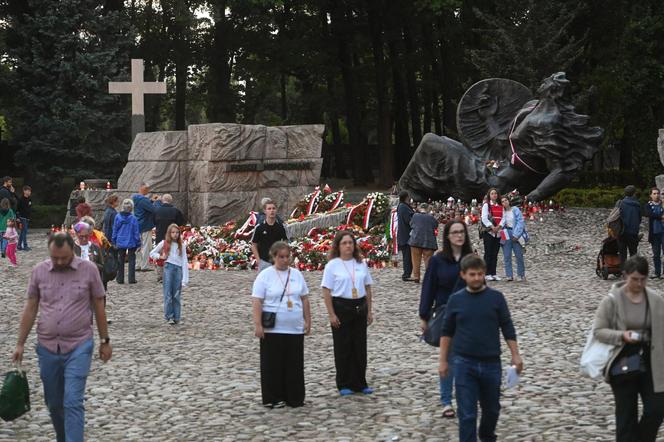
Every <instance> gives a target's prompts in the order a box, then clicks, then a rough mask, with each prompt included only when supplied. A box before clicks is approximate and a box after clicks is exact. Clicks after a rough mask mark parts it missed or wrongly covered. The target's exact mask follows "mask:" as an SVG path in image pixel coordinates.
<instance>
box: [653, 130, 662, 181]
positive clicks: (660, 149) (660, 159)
mask: <svg viewBox="0 0 664 442" xmlns="http://www.w3.org/2000/svg"><path fill="white" fill-rule="evenodd" d="M657 152H658V153H659V161H660V162H661V163H662V164H664V129H660V130H659V136H658V137H657ZM655 185H656V186H657V188H658V189H664V175H657V176H656V177H655Z"/></svg>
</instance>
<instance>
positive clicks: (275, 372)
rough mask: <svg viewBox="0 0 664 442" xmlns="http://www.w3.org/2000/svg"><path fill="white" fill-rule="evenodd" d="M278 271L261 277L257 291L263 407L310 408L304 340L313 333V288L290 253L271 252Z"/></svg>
mask: <svg viewBox="0 0 664 442" xmlns="http://www.w3.org/2000/svg"><path fill="white" fill-rule="evenodd" d="M270 257H271V258H272V260H273V262H274V265H272V266H270V267H268V268H266V269H265V270H263V271H262V272H260V273H259V274H258V276H257V277H256V280H255V281H254V287H253V290H252V295H251V296H252V304H253V317H254V327H255V332H254V334H255V335H256V337H257V338H260V360H261V393H262V396H263V405H264V406H266V407H268V408H280V407H283V406H284V405H288V406H290V407H300V406H302V405H303V404H304V335H305V334H307V335H308V334H309V332H310V330H311V306H310V305H309V288H308V287H307V283H306V281H305V280H304V277H303V276H302V273H300V271H299V270H297V269H295V268H292V267H289V264H290V248H289V246H288V244H287V243H285V242H283V241H277V242H275V243H274V244H272V246H271V247H270ZM264 312H266V313H268V312H269V313H275V314H276V319H275V323H274V327H270V328H267V327H266V326H264V325H263V319H262V317H263V313H264Z"/></svg>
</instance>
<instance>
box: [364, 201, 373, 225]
mask: <svg viewBox="0 0 664 442" xmlns="http://www.w3.org/2000/svg"><path fill="white" fill-rule="evenodd" d="M373 206H374V199H373V198H369V199H368V200H367V211H366V212H365V213H364V220H363V222H362V228H363V229H364V230H367V229H368V228H369V219H370V218H371V211H372V210H373Z"/></svg>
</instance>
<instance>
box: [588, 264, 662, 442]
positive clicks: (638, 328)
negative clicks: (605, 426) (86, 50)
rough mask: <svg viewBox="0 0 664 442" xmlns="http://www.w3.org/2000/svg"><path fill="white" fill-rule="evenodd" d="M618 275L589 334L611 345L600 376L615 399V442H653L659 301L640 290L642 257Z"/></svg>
mask: <svg viewBox="0 0 664 442" xmlns="http://www.w3.org/2000/svg"><path fill="white" fill-rule="evenodd" d="M623 273H624V275H625V280H624V281H620V282H617V283H615V284H614V285H613V287H611V290H610V292H609V295H608V296H606V297H605V298H604V299H603V300H602V302H601V303H600V305H599V308H598V309H597V313H596V314H595V323H594V325H593V332H594V335H595V339H597V340H598V341H600V342H603V343H605V344H610V345H614V346H615V347H614V349H613V351H612V353H611V357H610V359H609V362H608V364H607V366H606V368H605V370H604V377H605V380H606V381H607V382H608V383H609V384H610V385H611V390H613V397H614V400H615V407H616V408H615V414H616V441H618V442H627V441H630V442H631V441H638V442H655V440H656V439H657V433H658V431H659V427H660V426H661V425H662V420H663V419H664V369H662V367H664V298H663V297H662V294H661V293H658V292H656V291H654V290H651V289H649V288H647V287H646V281H647V279H648V261H647V260H646V259H645V258H644V257H642V256H634V257H631V258H629V259H628V260H627V261H626V262H625V266H624V270H623ZM639 396H640V397H641V403H642V404H643V414H642V415H641V419H639V403H638V402H639Z"/></svg>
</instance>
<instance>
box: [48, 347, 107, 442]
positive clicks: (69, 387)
mask: <svg viewBox="0 0 664 442" xmlns="http://www.w3.org/2000/svg"><path fill="white" fill-rule="evenodd" d="M93 348H94V343H93V341H92V338H90V339H88V340H87V341H85V342H84V343H82V344H81V345H79V346H78V347H76V348H75V349H74V350H72V351H70V352H69V353H64V354H56V353H51V352H50V351H48V350H47V349H46V348H45V347H43V346H41V345H39V344H37V356H38V357H39V373H40V375H41V380H42V384H44V399H45V401H46V407H47V408H48V411H49V413H50V415H51V422H53V427H54V428H55V434H56V438H57V441H58V442H65V441H66V442H78V441H83V435H84V429H85V406H84V403H83V400H84V396H85V381H86V380H87V379H88V373H90V364H91V362H92V350H93Z"/></svg>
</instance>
